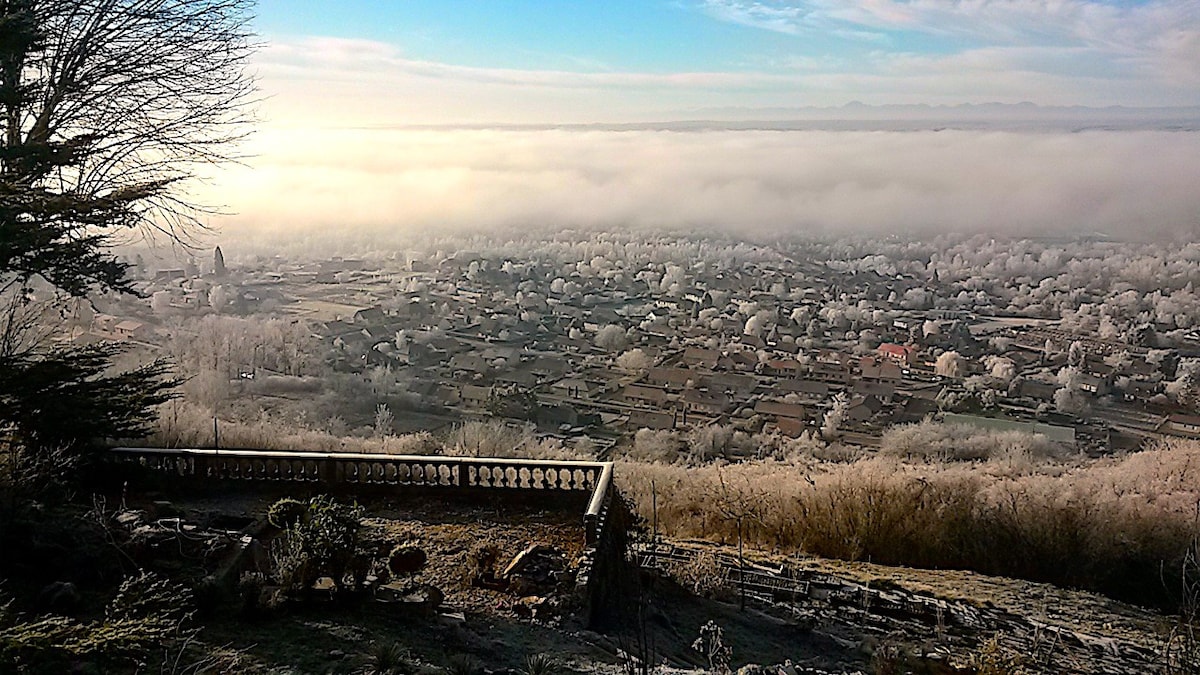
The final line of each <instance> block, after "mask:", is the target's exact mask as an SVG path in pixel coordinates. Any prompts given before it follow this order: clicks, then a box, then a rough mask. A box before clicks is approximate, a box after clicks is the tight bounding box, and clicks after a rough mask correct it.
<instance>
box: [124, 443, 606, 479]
mask: <svg viewBox="0 0 1200 675" xmlns="http://www.w3.org/2000/svg"><path fill="white" fill-rule="evenodd" d="M109 452H113V453H117V454H130V455H168V456H194V457H244V458H247V459H312V460H322V459H328V460H339V459H340V460H347V461H379V460H384V461H393V462H422V463H436V464H445V465H456V464H463V465H475V464H479V465H488V466H496V465H501V466H511V467H517V468H524V467H529V468H538V467H542V468H547V469H601V475H602V478H601V480H600V482H601V484H603V483H604V482H605V478H604V476H607V477H608V478H607V480H611V476H612V466H613V464H612V462H588V461H582V460H569V459H564V460H552V459H511V458H506V457H460V456H447V455H390V454H386V453H365V452H310V451H307V450H243V449H237V448H229V449H226V448H220V449H217V448H138V447H116V448H109Z"/></svg>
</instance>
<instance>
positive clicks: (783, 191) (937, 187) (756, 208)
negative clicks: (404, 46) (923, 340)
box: [214, 130, 1200, 234]
mask: <svg viewBox="0 0 1200 675" xmlns="http://www.w3.org/2000/svg"><path fill="white" fill-rule="evenodd" d="M256 146H257V147H256V148H254V149H255V150H257V151H258V152H259V153H260V155H259V158H258V159H257V160H252V161H251V166H250V167H248V168H246V169H242V170H234V171H230V172H227V173H226V174H225V175H223V176H222V177H221V180H220V181H219V183H218V184H217V186H216V187H215V188H214V191H215V192H214V194H216V195H220V199H221V200H222V201H224V202H225V203H227V204H228V205H229V206H230V207H231V208H232V209H233V210H234V211H236V212H238V213H239V214H240V215H238V216H237V217H236V218H231V219H228V220H227V221H226V222H225V226H226V228H227V229H229V230H236V229H239V228H251V229H253V228H255V227H256V226H265V227H277V228H285V229H287V230H288V231H292V232H300V231H303V230H304V229H305V228H328V227H331V226H333V227H346V228H358V229H362V228H367V229H372V228H373V229H380V230H387V229H391V228H412V229H417V228H436V227H455V228H475V227H489V226H591V227H605V228H609V227H615V228H621V227H654V226H678V227H686V228H694V227H717V228H725V229H728V230H733V231H759V232H761V231H775V230H786V231H793V230H851V231H875V232H880V231H883V232H886V231H895V230H901V229H904V230H925V231H930V230H932V231H944V230H956V231H1000V232H1018V233H1047V232H1065V231H1093V230H1099V231H1107V232H1112V233H1117V234H1124V233H1128V232H1139V233H1154V232H1178V231H1194V230H1195V228H1196V227H1197V225H1198V224H1200V192H1197V191H1196V190H1195V182H1196V177H1197V176H1200V133H1197V132H1155V131H1134V132H1084V133H1073V134H1056V133H1014V132H980V131H942V132H934V131H917V132H904V133H901V132H882V133H881V132H822V131H790V132H763V131H711V132H697V133H683V132H675V131H625V132H614V131H567V130H529V131H501V130H441V131H436V130H434V131H341V132H336V133H331V132H326V133H313V132H311V131H309V130H304V131H281V130H275V131H268V132H265V133H263V134H262V135H261V136H260V137H259V138H258V140H257V141H256Z"/></svg>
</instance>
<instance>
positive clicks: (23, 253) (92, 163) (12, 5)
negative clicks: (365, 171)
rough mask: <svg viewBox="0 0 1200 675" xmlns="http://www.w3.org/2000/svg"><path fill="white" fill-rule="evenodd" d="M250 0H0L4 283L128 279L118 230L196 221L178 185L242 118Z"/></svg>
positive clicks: (0, 255)
mask: <svg viewBox="0 0 1200 675" xmlns="http://www.w3.org/2000/svg"><path fill="white" fill-rule="evenodd" d="M250 4H251V2H250V0H9V1H8V2H5V3H3V5H2V6H0V112H2V117H0V136H2V139H3V146H2V147H3V152H2V153H0V186H3V193H2V194H3V196H2V197H0V242H3V244H2V245H0V283H2V284H3V285H4V286H5V287H9V286H11V285H13V284H24V283H25V282H26V281H28V280H30V279H31V278H33V277H41V278H44V279H45V280H46V281H48V282H50V283H51V284H52V285H54V286H55V287H57V288H59V289H60V290H62V291H65V292H67V293H69V294H71V295H77V296H81V295H84V294H86V293H87V292H88V291H89V290H91V289H95V288H99V289H104V290H117V291H131V290H132V286H131V283H130V281H129V280H128V279H127V278H126V271H127V269H128V265H127V264H126V263H124V262H122V261H120V260H118V259H117V258H116V257H115V256H114V255H113V254H112V253H111V252H109V251H108V250H107V249H106V246H108V245H109V244H111V243H113V239H112V237H113V236H114V235H115V234H117V233H121V232H128V231H130V230H137V229H141V230H142V231H143V232H147V233H150V232H161V233H165V234H167V235H168V236H170V237H171V238H172V239H174V240H176V241H179V240H181V239H182V238H184V237H186V236H187V234H188V233H189V231H191V228H189V226H195V225H198V224H199V222H198V220H197V218H196V214H197V208H198V206H197V205H196V204H193V203H189V202H187V201H185V199H184V197H183V196H182V195H181V191H180V188H181V187H182V185H181V184H182V182H183V181H184V180H185V179H187V178H189V177H192V176H193V175H194V174H195V172H196V170H197V169H198V167H199V166H201V165H205V164H211V163H216V162H220V161H223V160H226V159H228V158H229V153H230V152H231V147H232V146H231V144H232V143H233V142H234V141H236V140H238V139H239V138H241V137H242V136H243V135H244V133H245V132H246V129H247V127H246V126H244V123H245V122H246V121H247V120H246V112H245V111H246V106H245V104H246V103H247V101H248V99H249V96H250V95H251V93H252V91H253V81H252V80H251V78H250V77H249V76H248V75H247V73H246V70H245V65H246V61H247V59H248V57H249V55H250V53H251V51H252V49H253V45H252V44H251V41H250V33H249V29H248V21H249V14H248V8H249V7H250Z"/></svg>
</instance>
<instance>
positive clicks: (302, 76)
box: [204, 0, 1200, 234]
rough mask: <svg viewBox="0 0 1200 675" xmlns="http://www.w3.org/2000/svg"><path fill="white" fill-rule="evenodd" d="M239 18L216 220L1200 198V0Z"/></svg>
mask: <svg viewBox="0 0 1200 675" xmlns="http://www.w3.org/2000/svg"><path fill="white" fill-rule="evenodd" d="M256 27H257V29H258V31H259V32H260V35H261V39H262V41H263V43H264V45H263V49H262V50H261V52H260V54H258V56H257V57H256V59H257V61H256V69H257V73H258V78H259V85H260V89H261V94H262V97H263V101H262V103H261V105H260V107H259V118H260V124H259V126H258V131H257V133H256V135H255V136H254V137H253V139H252V140H251V141H250V142H249V143H248V144H247V145H246V147H245V148H244V150H245V152H246V153H247V154H248V155H249V158H248V159H247V160H246V165H245V166H244V167H241V168H235V169H230V170H223V171H222V173H221V174H220V175H218V176H216V177H215V179H214V181H213V183H212V184H211V185H209V186H207V187H205V188H204V195H205V198H206V199H207V200H208V201H209V202H212V203H215V204H220V205H223V206H224V207H225V210H226V211H228V212H230V213H231V214H234V215H232V216H230V217H221V218H218V219H216V221H214V224H215V225H217V226H218V227H221V228H222V229H225V230H226V231H227V233H229V234H234V233H235V232H236V231H246V230H248V229H256V228H258V227H260V226H266V227H269V228H272V229H278V228H296V227H311V226H322V227H323V226H368V227H372V228H377V229H381V230H388V229H411V228H419V227H428V226H447V227H454V228H459V227H475V226H480V227H485V226H488V225H491V224H497V223H503V224H528V225H532V226H559V225H571V226H574V225H589V226H602V227H609V226H611V227H621V226H625V225H633V226H638V225H651V226H653V225H670V226H684V227H686V226H688V225H690V224H695V225H703V226H716V227H721V228H727V229H730V230H733V231H740V230H742V229H746V230H762V229H764V228H767V229H772V228H773V229H778V230H780V231H785V232H793V231H809V230H814V231H824V230H834V231H842V230H850V231H853V230H857V229H861V230H866V231H872V232H878V231H887V230H890V229H898V230H906V231H907V230H916V231H928V230H931V229H932V230H946V229H949V230H963V231H977V230H981V229H982V230H993V229H1000V230H1010V231H1013V232H1018V233H1025V232H1030V231H1041V230H1045V229H1047V228H1048V229H1051V230H1060V231H1070V232H1090V231H1104V232H1114V231H1121V230H1123V229H1128V227H1129V226H1133V227H1135V228H1136V229H1137V230H1138V231H1139V232H1141V233H1176V234H1178V233H1180V232H1188V231H1190V228H1194V226H1195V222H1196V219H1197V216H1198V214H1200V194H1197V192H1196V191H1195V190H1192V189H1190V186H1191V185H1192V184H1193V183H1194V178H1195V177H1196V176H1200V159H1198V158H1200V152H1198V150H1200V140H1198V136H1197V134H1196V129H1197V128H1198V126H1197V125H1198V124H1200V108H1198V107H1195V106H1198V105H1200V5H1198V4H1197V3H1194V2H1187V1H1183V0H1168V1H1152V2H1090V1H1082V0H1071V1H1064V2H1036V1H1032V0H1030V1H1024V0H1012V1H1006V2H955V3H947V2H933V1H920V0H919V1H913V2H896V1H893V0H882V1H873V2H865V3H835V2H823V1H815V2H763V3H742V2H731V1H723V0H710V1H707V2H692V1H688V0H683V1H680V0H671V1H661V2H659V1H654V2H611V3H594V4H593V3H582V4H581V3H569V4H562V3H549V4H547V3H532V2H516V3H472V2H467V3H458V2H456V3H441V2H439V3H434V2H405V3H371V2H362V1H357V2H345V3H339V5H338V9H337V11H336V12H331V11H329V7H328V5H327V4H325V3H320V2H316V1H315V0H303V1H298V0H288V1H287V2H284V1H283V0H267V1H265V2H261V3H260V4H259V9H258V18H257V24H256ZM696 120H703V121H707V122H708V124H706V125H702V126H697V125H681V124H678V122H684V121H696ZM830 120H833V121H837V122H838V125H834V126H830V123H829V121H830ZM753 122H759V123H766V122H770V123H776V124H775V126H767V127H762V125H761V124H760V125H759V126H758V128H756V125H755V124H752V123H753ZM780 122H784V123H785V124H782V125H780V124H777V123H780ZM645 123H654V124H653V125H650V126H647V125H646V124H645ZM513 125H521V128H518V129H513V128H512V126H513ZM563 125H600V126H598V127H596V126H591V127H589V126H582V127H580V126H572V127H567V128H562V126H563ZM619 125H628V126H619ZM414 127H415V128H414ZM946 129H949V130H950V131H949V132H947V131H939V130H946ZM1081 130H1083V131H1086V132H1087V133H1068V132H1076V131H1081ZM935 132H936V133H935Z"/></svg>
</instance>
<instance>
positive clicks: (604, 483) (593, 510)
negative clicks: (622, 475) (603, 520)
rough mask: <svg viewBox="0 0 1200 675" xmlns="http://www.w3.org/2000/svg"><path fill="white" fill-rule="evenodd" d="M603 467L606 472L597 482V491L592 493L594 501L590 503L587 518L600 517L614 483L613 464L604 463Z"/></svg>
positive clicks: (602, 472)
mask: <svg viewBox="0 0 1200 675" xmlns="http://www.w3.org/2000/svg"><path fill="white" fill-rule="evenodd" d="M603 465H604V470H603V471H601V472H600V479H599V480H597V481H596V489H595V490H593V491H592V499H591V500H590V501H589V502H588V508H587V512H586V513H585V516H586V517H592V518H595V517H599V515H600V512H601V511H603V510H604V499H605V497H606V496H607V494H608V488H609V485H610V484H611V483H612V475H613V463H612V462H603Z"/></svg>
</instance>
